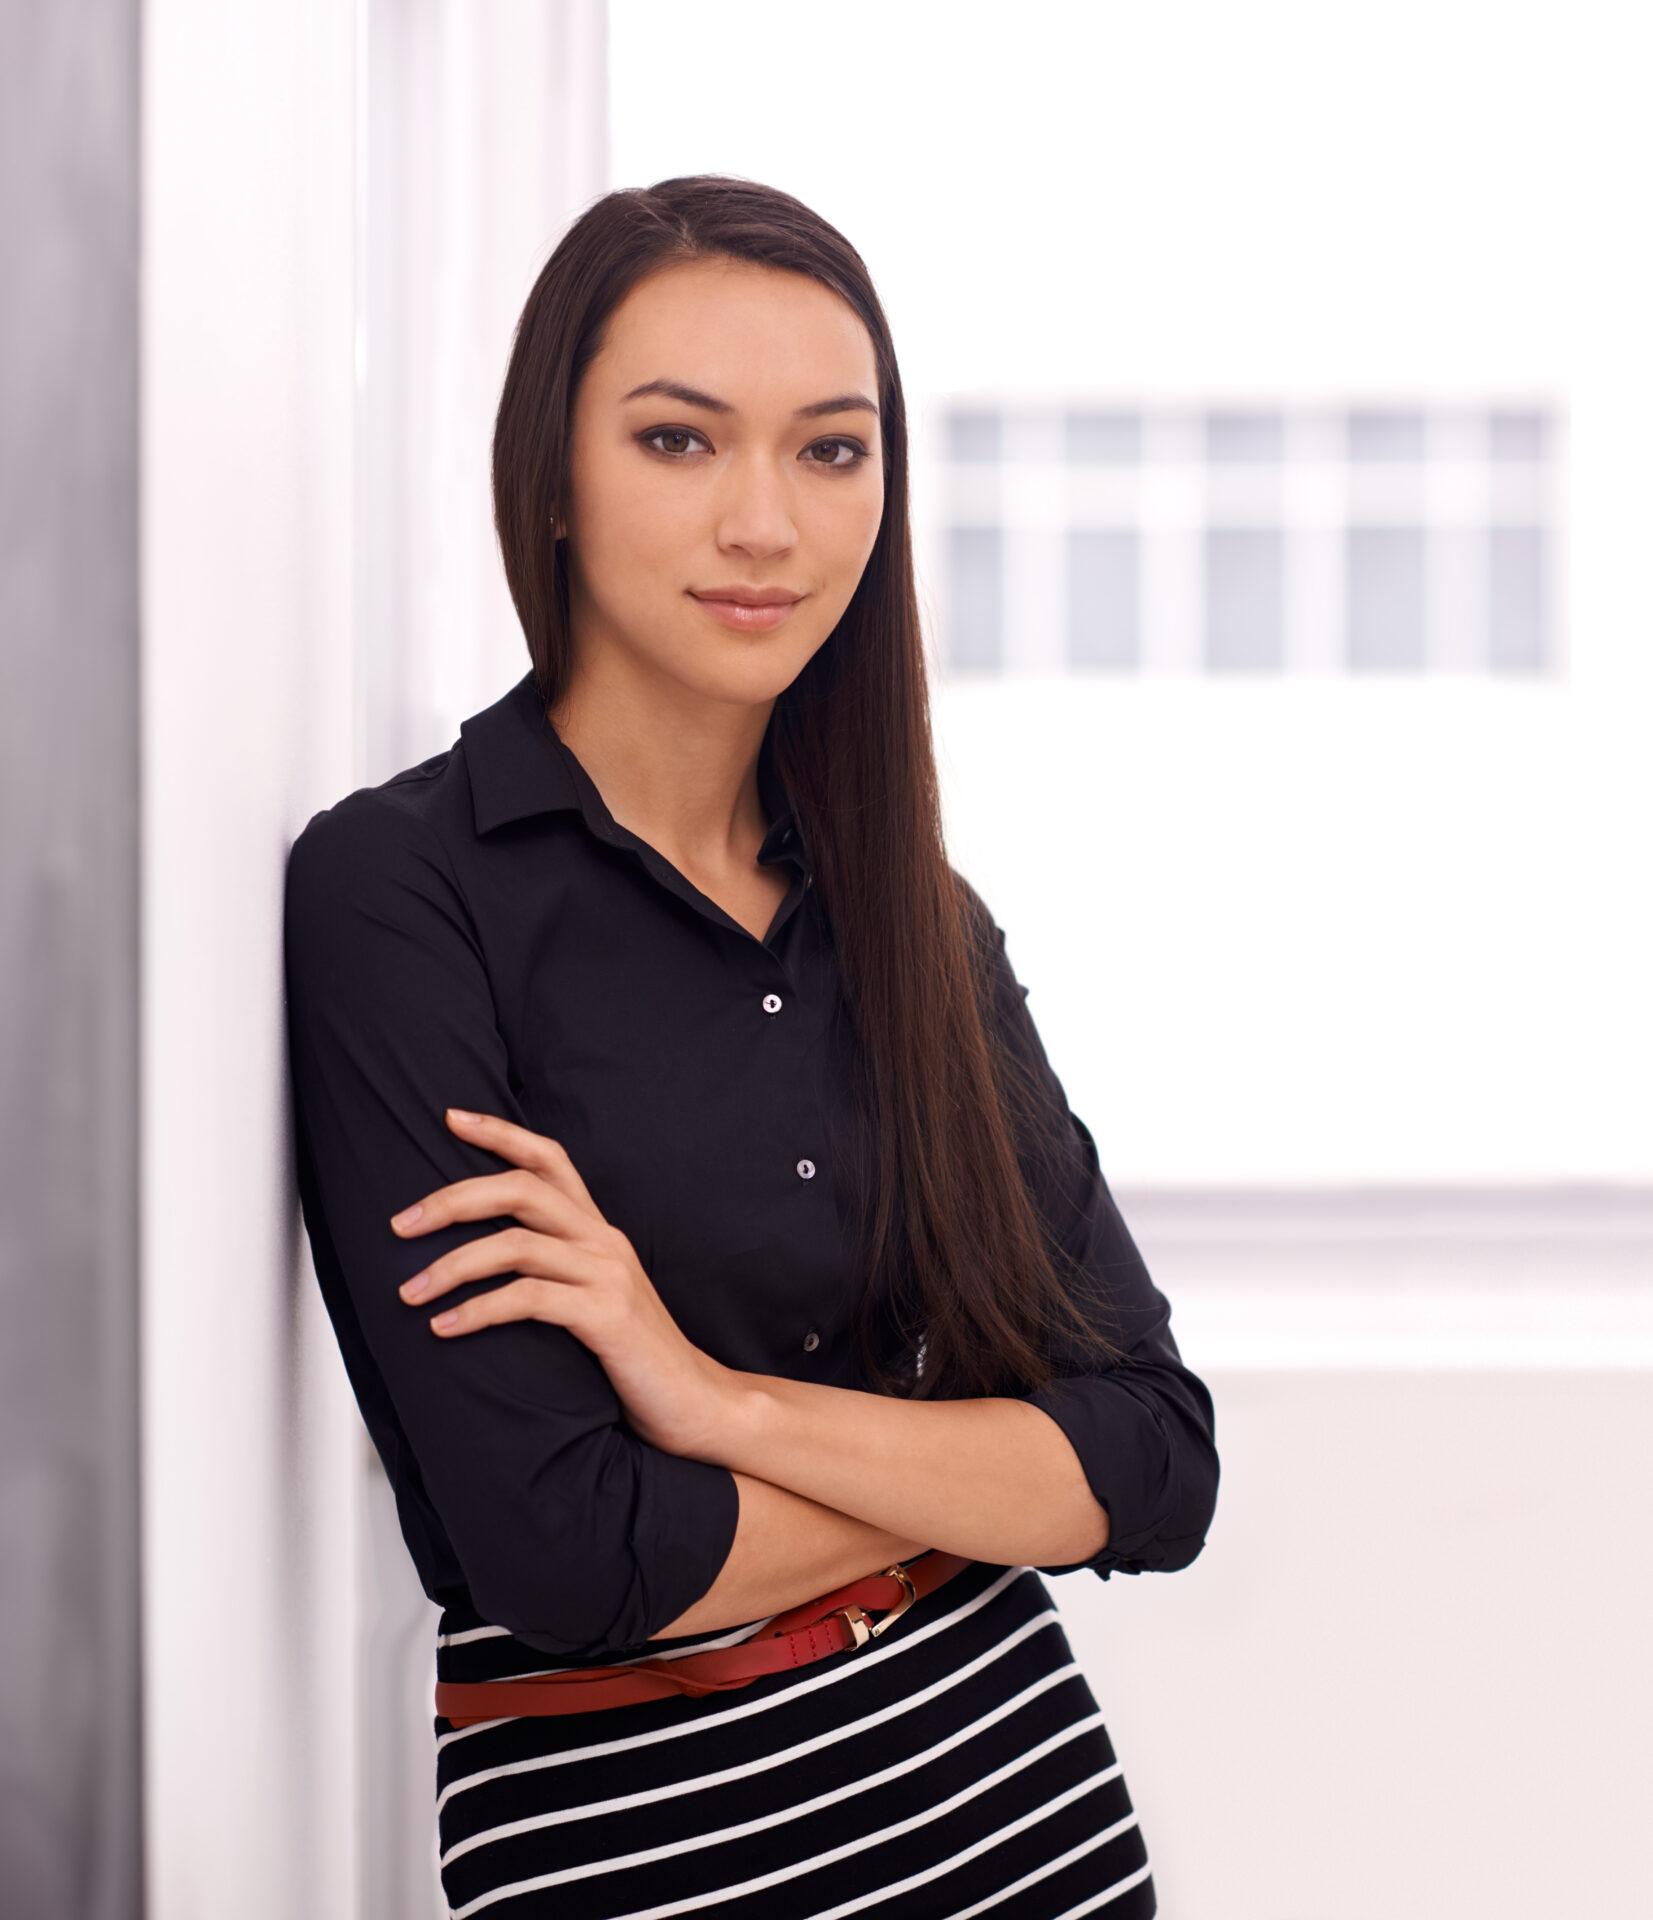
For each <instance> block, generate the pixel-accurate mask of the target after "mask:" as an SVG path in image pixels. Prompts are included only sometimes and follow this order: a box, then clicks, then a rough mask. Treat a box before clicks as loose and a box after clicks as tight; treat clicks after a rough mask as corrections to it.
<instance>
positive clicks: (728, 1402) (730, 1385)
mask: <svg viewBox="0 0 1653 1920" xmlns="http://www.w3.org/2000/svg"><path fill="white" fill-rule="evenodd" d="M774 1408H775V1400H774V1395H773V1394H771V1393H770V1392H769V1390H768V1383H767V1381H766V1379H765V1377H764V1376H763V1375H762V1374H761V1373H742V1372H741V1371H740V1370H739V1369H738V1368H736V1367H725V1366H721V1365H720V1366H719V1367H718V1372H717V1378H716V1391H715V1408H714V1412H713V1416H712V1422H711V1436H710V1440H709V1443H708V1444H709V1447H710V1449H711V1451H709V1452H708V1453H707V1454H705V1455H704V1458H706V1459H707V1460H709V1461H710V1462H711V1464H712V1465H713V1466H718V1467H727V1468H729V1470H730V1471H731V1472H732V1473H749V1474H752V1475H753V1476H754V1477H755V1478H757V1479H764V1478H766V1477H767V1476H766V1475H765V1474H764V1472H763V1469H762V1461H763V1457H764V1448H765V1437H766V1435H767V1434H769V1433H770V1432H771V1430H772V1422H773V1415H774Z"/></svg>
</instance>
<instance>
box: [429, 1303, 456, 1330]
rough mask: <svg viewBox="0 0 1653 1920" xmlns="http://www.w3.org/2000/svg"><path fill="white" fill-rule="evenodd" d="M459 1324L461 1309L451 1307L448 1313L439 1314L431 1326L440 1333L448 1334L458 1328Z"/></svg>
mask: <svg viewBox="0 0 1653 1920" xmlns="http://www.w3.org/2000/svg"><path fill="white" fill-rule="evenodd" d="M458 1324H459V1309H458V1308H457V1307H450V1308H449V1309H448V1311H447V1312H446V1313H439V1314H438V1315H437V1316H436V1318H435V1319H434V1320H433V1321H432V1322H431V1325H432V1326H433V1327H434V1328H435V1329H436V1331H437V1332H438V1333H447V1332H448V1331H449V1329H450V1328H453V1327H456V1326H458Z"/></svg>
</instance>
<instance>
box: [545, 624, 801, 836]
mask: <svg viewBox="0 0 1653 1920" xmlns="http://www.w3.org/2000/svg"><path fill="white" fill-rule="evenodd" d="M773 706H774V702H773V701H772V700H770V701H765V702H763V703H762V704H760V705H757V706H747V705H741V704H736V703H732V702H729V701H723V700H712V699H708V698H707V697H705V696H704V695H697V694H696V693H695V692H694V691H693V690H692V689H690V688H686V687H684V686H682V685H681V684H679V683H675V682H666V683H662V682H661V680H660V679H659V678H658V677H656V676H653V675H648V676H645V675H644V673H643V672H641V671H640V670H639V669H638V668H637V667H636V666H635V665H634V664H633V663H631V662H628V661H627V660H626V658H625V657H624V656H623V655H622V654H620V653H619V652H618V650H616V649H613V648H606V647H605V648H602V649H598V650H594V651H593V652H592V653H591V654H589V655H587V656H586V657H584V658H580V657H579V656H578V655H577V656H576V661H575V668H574V671H573V673H572V674H571V676H570V679H569V685H568V687H567V689H566V690H565V692H564V694H563V696H562V698H561V699H560V700H559V701H558V702H557V704H556V706H555V707H553V708H552V710H551V716H550V717H551V722H552V724H553V726H555V728H556V729H557V732H558V733H559V734H560V735H561V736H562V738H563V739H564V740H565V741H566V742H567V744H568V745H569V746H570V747H571V748H572V749H573V752H574V755H575V757H576V758H577V759H578V761H579V762H580V765H581V766H582V767H584V768H585V770H586V772H587V773H588V774H590V776H591V778H592V780H593V782H594V783H595V785H596V787H597V791H598V792H599V793H600V794H601V795H602V796H603V802H604V804H605V805H606V806H607V808H608V810H609V812H610V813H611V814H612V815H613V816H614V818H615V820H616V821H617V822H618V823H619V824H620V825H621V826H623V827H625V828H626V829H627V830H628V831H629V832H631V833H635V834H636V835H637V836H638V837H639V838H640V839H642V840H646V841H647V842H648V843H649V845H650V846H652V847H654V848H655V849H656V850H657V851H658V852H660V853H662V854H664V855H665V857H666V858H667V859H668V860H670V861H671V862H672V864H673V865H674V866H676V867H678V868H679V869H680V870H681V871H683V872H685V873H693V872H695V871H696V870H699V871H701V872H716V871H718V870H719V869H721V868H725V867H728V866H731V865H744V864H748V863H750V861H751V860H752V858H753V857H754V855H755V853H756V850H757V847H758V845H759V843H760V842H761V841H762V839H763V835H764V832H765V830H766V827H767V822H766V821H765V818H764V813H763V805H762V801H761V798H760V796H759V792H758V750H759V748H760V747H761V746H762V744H763V734H764V728H765V727H766V726H767V725H768V721H769V715H770V712H771V710H772V708H773Z"/></svg>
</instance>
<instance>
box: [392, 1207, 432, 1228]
mask: <svg viewBox="0 0 1653 1920" xmlns="http://www.w3.org/2000/svg"><path fill="white" fill-rule="evenodd" d="M424 1210H425V1209H424V1205H423V1203H422V1202H421V1203H420V1204H419V1205H418V1206H414V1207H404V1208H403V1209H402V1211H401V1212H400V1213H393V1214H392V1215H391V1216H390V1224H391V1225H392V1226H393V1227H411V1226H412V1225H413V1223H414V1221H415V1220H417V1219H418V1218H419V1216H420V1214H422V1213H423V1212H424Z"/></svg>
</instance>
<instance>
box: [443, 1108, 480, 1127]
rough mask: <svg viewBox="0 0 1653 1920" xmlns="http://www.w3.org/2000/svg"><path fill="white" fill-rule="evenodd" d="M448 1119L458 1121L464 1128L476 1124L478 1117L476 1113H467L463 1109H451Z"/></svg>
mask: <svg viewBox="0 0 1653 1920" xmlns="http://www.w3.org/2000/svg"><path fill="white" fill-rule="evenodd" d="M448 1118H449V1119H450V1120H457V1121H458V1122H459V1124H460V1125H461V1126H462V1127H468V1126H471V1125H472V1124H473V1123H474V1122H475V1120H476V1115H475V1114H474V1113H467V1112H466V1111H465V1109H464V1108H463V1107H449V1109H448Z"/></svg>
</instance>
